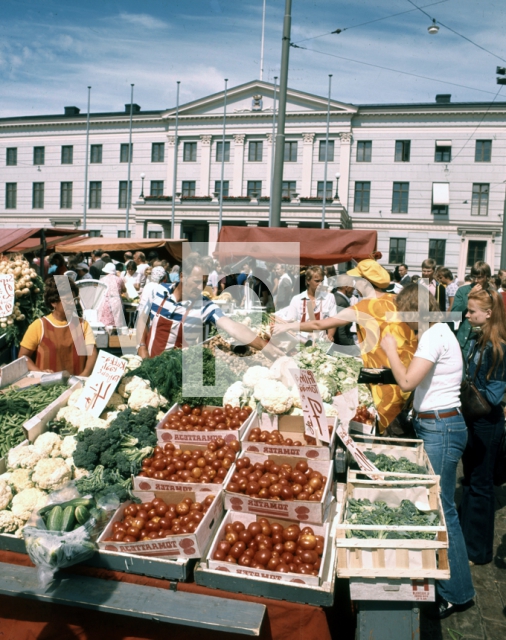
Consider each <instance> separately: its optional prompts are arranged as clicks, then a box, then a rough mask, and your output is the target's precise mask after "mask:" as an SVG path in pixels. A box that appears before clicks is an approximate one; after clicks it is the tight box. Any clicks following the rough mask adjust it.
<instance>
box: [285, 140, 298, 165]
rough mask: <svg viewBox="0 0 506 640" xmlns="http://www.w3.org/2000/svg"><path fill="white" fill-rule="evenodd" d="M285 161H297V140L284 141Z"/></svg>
mask: <svg viewBox="0 0 506 640" xmlns="http://www.w3.org/2000/svg"><path fill="white" fill-rule="evenodd" d="M284 160H285V162H297V142H285V158H284Z"/></svg>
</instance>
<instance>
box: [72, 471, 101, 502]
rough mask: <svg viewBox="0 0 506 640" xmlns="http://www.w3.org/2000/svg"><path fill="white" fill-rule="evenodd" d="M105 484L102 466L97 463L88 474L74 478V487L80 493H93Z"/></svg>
mask: <svg viewBox="0 0 506 640" xmlns="http://www.w3.org/2000/svg"><path fill="white" fill-rule="evenodd" d="M105 486H106V482H105V479H104V467H103V466H102V465H98V467H97V468H96V469H95V470H94V471H93V473H92V474H90V475H89V476H86V477H85V478H80V479H79V480H76V488H77V490H78V491H79V493H80V494H81V495H87V494H88V493H92V494H94V493H95V492H96V491H100V490H101V489H103V488H104V487H105Z"/></svg>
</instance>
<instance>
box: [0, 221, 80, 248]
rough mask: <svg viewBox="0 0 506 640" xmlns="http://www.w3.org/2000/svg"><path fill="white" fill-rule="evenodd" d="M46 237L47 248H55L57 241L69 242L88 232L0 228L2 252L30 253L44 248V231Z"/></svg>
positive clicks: (38, 228) (40, 228) (39, 228)
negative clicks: (42, 241)
mask: <svg viewBox="0 0 506 640" xmlns="http://www.w3.org/2000/svg"><path fill="white" fill-rule="evenodd" d="M43 231H44V235H45V237H46V249H53V248H54V246H55V245H56V243H57V242H68V241H69V240H72V239H75V238H77V237H80V236H82V235H84V234H86V233H87V231H83V230H82V229H79V230H77V229H55V228H42V227H37V228H32V229H0V238H1V239H0V253H28V252H32V251H34V252H35V251H39V249H41V248H42V243H41V239H42V232H43Z"/></svg>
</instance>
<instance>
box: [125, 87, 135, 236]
mask: <svg viewBox="0 0 506 640" xmlns="http://www.w3.org/2000/svg"><path fill="white" fill-rule="evenodd" d="M133 111H134V85H133V84H131V85H130V128H129V134H128V174H127V206H126V216H125V237H126V238H129V237H130V200H131V199H132V188H131V185H130V171H131V168H132V114H133Z"/></svg>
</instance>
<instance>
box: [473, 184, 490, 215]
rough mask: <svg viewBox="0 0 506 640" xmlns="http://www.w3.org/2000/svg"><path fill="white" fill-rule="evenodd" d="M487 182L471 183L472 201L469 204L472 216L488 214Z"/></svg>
mask: <svg viewBox="0 0 506 640" xmlns="http://www.w3.org/2000/svg"><path fill="white" fill-rule="evenodd" d="M489 187H490V185H489V184H477V183H475V184H473V201H472V205H471V215H472V216H487V215H488V193H489Z"/></svg>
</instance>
